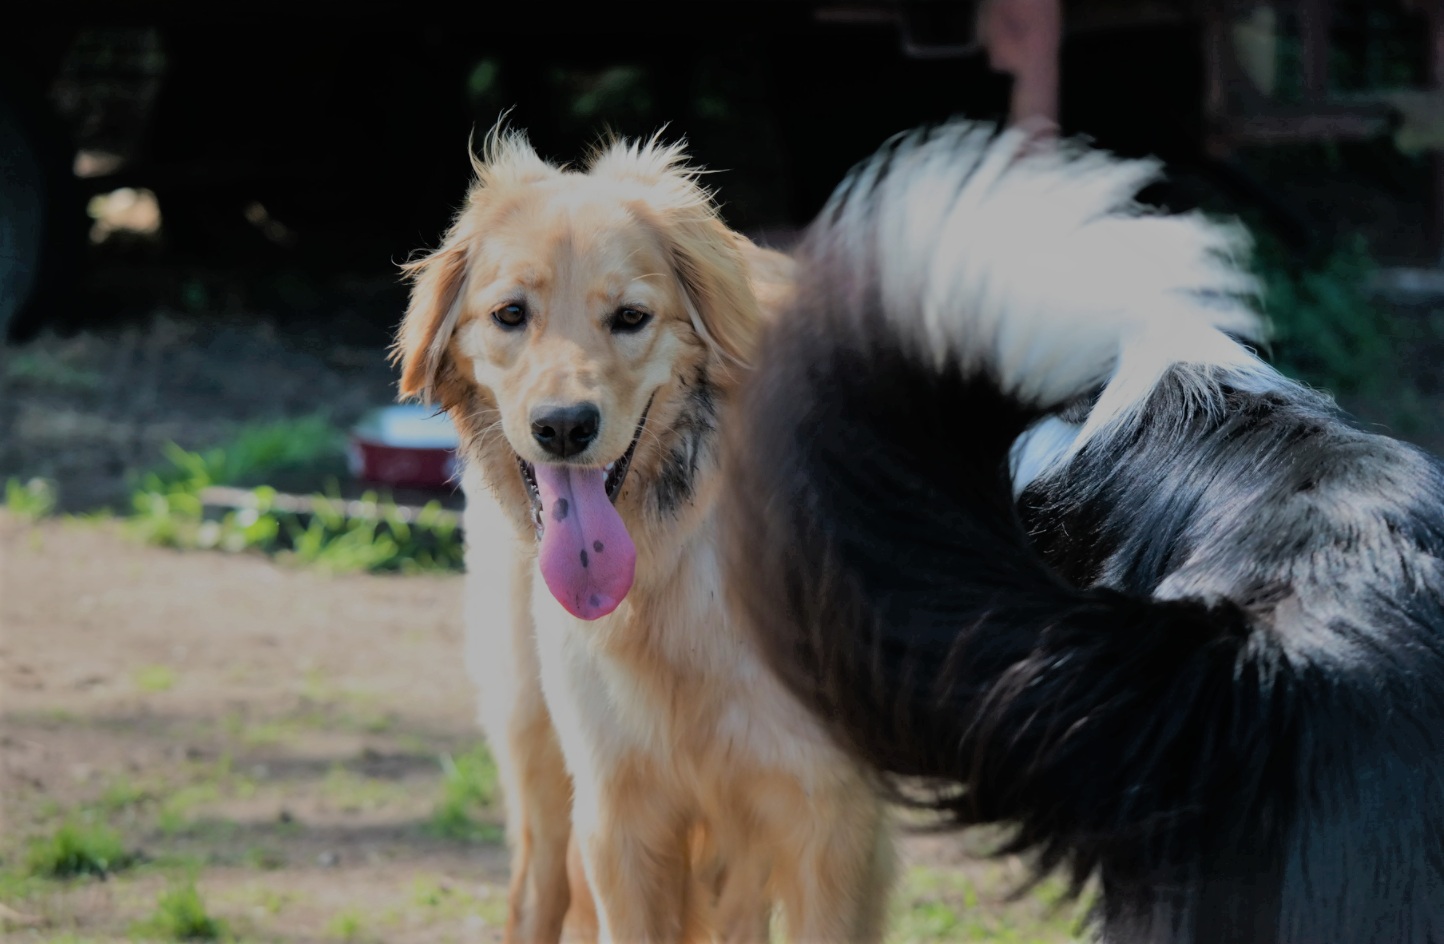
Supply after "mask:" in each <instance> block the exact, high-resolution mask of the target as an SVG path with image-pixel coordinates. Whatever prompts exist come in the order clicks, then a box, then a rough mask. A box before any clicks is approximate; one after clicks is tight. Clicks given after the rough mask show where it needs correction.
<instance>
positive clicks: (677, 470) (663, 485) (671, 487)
mask: <svg viewBox="0 0 1444 944" xmlns="http://www.w3.org/2000/svg"><path fill="white" fill-rule="evenodd" d="M671 435H672V437H673V441H672V445H671V447H670V448H669V449H668V450H667V454H666V456H665V457H663V459H662V464H661V467H660V468H659V469H658V470H657V476H656V478H655V479H653V480H652V481H651V482H650V483H649V486H650V489H651V495H652V503H653V507H654V508H655V509H656V512H657V514H658V515H661V516H664V517H672V516H674V515H676V514H677V511H678V509H680V508H681V507H682V506H683V505H686V504H689V503H690V502H691V501H692V497H693V494H694V492H695V490H696V481H697V470H698V469H699V468H700V467H701V466H702V464H703V463H704V462H711V461H712V459H713V457H714V455H715V449H716V439H717V393H716V389H715V388H714V387H713V384H712V381H711V380H710V379H709V378H708V377H707V371H706V368H702V369H700V370H698V372H697V375H696V376H695V377H693V378H692V380H691V382H689V383H687V395H686V401H685V402H684V404H683V406H682V409H681V412H680V413H679V414H678V416H677V419H676V420H675V421H674V422H673V424H672V430H671Z"/></svg>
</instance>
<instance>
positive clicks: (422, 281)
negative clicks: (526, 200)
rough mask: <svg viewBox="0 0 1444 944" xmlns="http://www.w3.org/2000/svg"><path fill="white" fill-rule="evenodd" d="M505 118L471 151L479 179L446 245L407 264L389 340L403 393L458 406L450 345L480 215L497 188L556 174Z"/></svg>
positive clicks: (456, 382) (445, 242) (456, 384)
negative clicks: (398, 318) (407, 285)
mask: <svg viewBox="0 0 1444 944" xmlns="http://www.w3.org/2000/svg"><path fill="white" fill-rule="evenodd" d="M504 122H505V118H504V117H503V119H502V120H501V121H498V122H497V124H496V125H495V126H494V127H493V128H492V130H491V131H490V132H489V133H488V134H487V136H486V142H485V146H484V150H483V153H482V154H481V155H479V156H478V155H477V154H476V153H475V152H472V155H471V167H472V170H473V172H474V173H475V175H476V179H475V180H474V181H473V183H472V185H471V189H470V191H469V192H468V193H467V197H466V204H465V205H464V206H463V207H462V208H461V210H460V211H459V212H458V213H457V214H456V218H455V220H453V221H452V224H451V228H450V229H449V230H447V232H446V237H445V239H443V240H442V243H441V248H439V249H437V250H436V251H435V252H431V253H428V254H427V255H425V256H422V257H421V258H419V259H415V260H413V261H411V262H408V263H406V264H405V265H403V266H402V267H401V271H402V273H403V274H404V275H405V276H406V277H407V278H408V279H410V281H411V301H410V303H409V304H408V305H407V306H406V316H405V318H403V319H402V322H401V329H400V331H399V332H397V336H396V342H395V343H394V344H393V345H392V346H391V360H392V362H393V363H400V365H401V381H400V383H399V384H398V388H399V390H400V393H401V397H402V398H403V399H407V398H412V397H415V398H417V399H419V400H421V401H422V402H423V403H432V402H436V401H439V402H440V404H441V405H442V406H444V407H448V408H449V407H451V406H454V405H455V401H456V400H457V399H458V397H459V394H458V393H457V391H459V390H460V389H461V382H460V378H459V377H458V376H457V374H456V366H455V365H454V364H453V363H451V361H450V359H449V358H447V356H446V349H447V345H448V344H449V343H450V341H451V336H452V334H453V333H455V331H456V323H457V321H458V320H459V319H460V317H461V313H462V307H463V304H464V302H465V299H464V297H463V291H464V288H465V285H466V272H467V268H468V266H469V265H470V258H471V254H472V253H473V252H474V251H475V250H476V246H477V243H478V241H479V239H480V237H481V234H480V232H479V229H480V228H481V226H482V224H481V223H480V219H481V216H482V214H484V213H485V212H486V206H487V204H488V202H489V201H490V200H491V199H492V198H493V195H494V194H495V193H496V192H497V191H500V190H505V189H507V188H508V187H514V186H518V185H521V184H527V183H531V182H534V181H537V180H543V179H545V178H547V177H550V176H554V175H555V174H556V173H557V170H556V168H554V167H552V166H551V165H549V164H547V163H546V162H545V161H543V160H542V159H541V158H540V157H539V156H537V153H536V151H535V150H533V149H532V146H531V145H530V144H529V143H528V142H527V140H526V136H525V135H524V134H522V133H521V132H519V131H509V130H507V128H506V125H505V123H504Z"/></svg>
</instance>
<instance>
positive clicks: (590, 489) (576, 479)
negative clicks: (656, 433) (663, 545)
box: [536, 465, 637, 620]
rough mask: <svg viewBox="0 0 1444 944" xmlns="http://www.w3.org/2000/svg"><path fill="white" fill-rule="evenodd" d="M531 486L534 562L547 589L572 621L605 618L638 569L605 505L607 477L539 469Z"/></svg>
mask: <svg viewBox="0 0 1444 944" xmlns="http://www.w3.org/2000/svg"><path fill="white" fill-rule="evenodd" d="M536 485H537V491H538V492H539V493H540V494H541V500H542V538H541V550H540V553H539V555H538V563H539V564H540V565H541V572H542V579H543V580H545V581H546V583H547V589H548V590H550V591H551V592H552V596H554V597H556V598H557V602H558V603H560V604H561V605H562V606H564V607H565V608H566V610H567V612H568V613H570V614H572V615H573V616H578V617H581V618H582V619H585V620H594V619H600V618H601V617H603V616H606V615H607V614H608V613H610V612H612V611H613V610H615V609H616V608H617V605H618V604H620V603H621V602H622V598H623V597H625V596H626V595H627V591H628V590H630V589H632V577H633V575H634V572H635V568H636V564H637V549H636V547H635V546H634V545H633V544H632V538H631V535H629V534H627V527H626V525H624V524H622V516H621V515H619V514H617V509H616V508H613V507H612V503H611V502H610V501H608V500H607V473H606V472H604V471H603V470H601V469H579V468H576V467H574V466H566V465H538V466H536Z"/></svg>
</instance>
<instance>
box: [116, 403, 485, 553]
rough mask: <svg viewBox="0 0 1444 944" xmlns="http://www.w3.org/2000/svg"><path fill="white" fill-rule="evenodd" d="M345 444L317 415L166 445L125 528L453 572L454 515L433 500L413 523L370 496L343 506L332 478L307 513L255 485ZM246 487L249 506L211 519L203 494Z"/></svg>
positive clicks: (151, 537)
mask: <svg viewBox="0 0 1444 944" xmlns="http://www.w3.org/2000/svg"><path fill="white" fill-rule="evenodd" d="M341 450H342V439H341V436H340V434H339V433H338V432H337V431H336V430H334V429H333V428H332V427H331V426H330V425H329V424H328V423H327V422H326V421H325V420H324V419H323V418H319V417H307V418H304V419H301V420H293V421H284V422H280V423H270V424H265V425H259V426H252V427H247V428H245V429H243V430H242V432H241V433H240V434H239V435H237V437H236V438H235V439H234V440H233V441H232V442H231V443H228V444H227V445H224V446H219V447H216V448H213V449H208V450H206V451H204V452H192V451H189V450H186V449H182V448H181V447H179V446H177V445H175V444H174V443H171V444H170V445H168V446H167V448H166V457H167V459H168V460H169V465H168V466H166V467H164V468H161V469H159V470H156V471H153V472H150V473H147V474H146V475H145V476H143V477H142V478H141V479H140V482H139V484H138V485H137V486H136V488H135V491H134V493H133V495H132V500H131V504H132V508H133V515H132V517H131V519H130V527H131V529H132V532H133V533H134V534H136V535H137V536H139V537H140V538H141V539H143V540H145V541H147V542H149V543H152V544H159V545H163V546H168V547H194V548H208V549H209V548H214V549H218V550H223V551H230V552H239V551H247V550H256V551H261V552H263V553H268V554H280V555H283V556H285V557H287V558H289V559H292V560H295V561H297V562H300V563H304V564H310V565H314V566H317V567H320V568H322V569H325V570H329V571H333V572H351V571H373V572H374V571H402V572H407V573H410V572H415V571H428V570H445V571H449V570H460V569H461V562H462V544H461V537H460V534H459V532H458V529H457V526H456V522H455V519H454V518H453V517H452V516H451V515H449V514H448V513H447V512H445V511H444V510H443V509H442V507H441V504H440V503H439V502H436V501H432V502H429V503H427V504H426V505H425V506H424V507H423V508H422V509H421V511H420V512H419V514H418V516H417V518H416V520H415V521H411V522H408V521H406V520H405V519H404V516H403V515H402V514H401V511H400V509H399V508H398V507H397V506H396V504H395V502H394V501H392V500H390V499H389V498H383V497H382V496H381V495H380V494H379V493H377V492H375V491H368V492H366V493H365V494H363V495H362V496H361V498H360V500H359V501H358V502H355V503H349V502H346V501H344V500H343V499H342V498H341V496H340V493H339V486H338V485H337V483H336V481H335V480H334V479H332V481H331V483H330V485H329V486H328V487H327V490H326V493H324V494H314V495H312V496H311V499H312V500H311V511H310V513H309V514H304V515H303V514H301V513H299V512H296V511H292V510H287V509H282V508H279V507H277V496H278V494H279V493H278V492H277V490H276V489H275V488H274V487H273V486H270V485H264V484H253V483H256V482H258V481H264V480H267V479H270V478H273V477H275V476H278V475H280V474H282V473H292V474H294V473H295V472H296V471H297V470H298V469H302V468H306V467H314V466H316V465H318V464H321V465H324V464H327V463H330V462H332V461H333V460H335V459H336V457H337V456H339V455H340V454H341ZM222 485H224V486H233V487H236V486H250V487H249V496H248V497H249V504H248V506H247V507H243V508H238V509H234V510H231V511H226V512H224V513H223V514H221V515H220V517H219V518H215V517H208V516H207V513H206V507H205V501H204V498H203V495H202V493H203V492H204V491H205V489H207V488H210V487H212V486H222Z"/></svg>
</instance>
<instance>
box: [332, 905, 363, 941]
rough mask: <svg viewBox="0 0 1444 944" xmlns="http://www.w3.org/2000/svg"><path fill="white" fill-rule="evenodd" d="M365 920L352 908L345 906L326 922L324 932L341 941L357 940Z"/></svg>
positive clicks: (359, 937) (359, 938)
mask: <svg viewBox="0 0 1444 944" xmlns="http://www.w3.org/2000/svg"><path fill="white" fill-rule="evenodd" d="M365 925H366V921H365V919H364V918H363V917H362V916H361V913H360V912H359V911H357V910H356V909H354V908H347V909H346V910H345V911H342V912H340V913H339V914H337V915H336V916H335V917H333V918H332V919H331V920H330V921H328V922H326V934H327V936H329V937H334V938H336V939H337V940H341V941H359V940H361V932H362V929H363V928H364V927H365Z"/></svg>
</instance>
